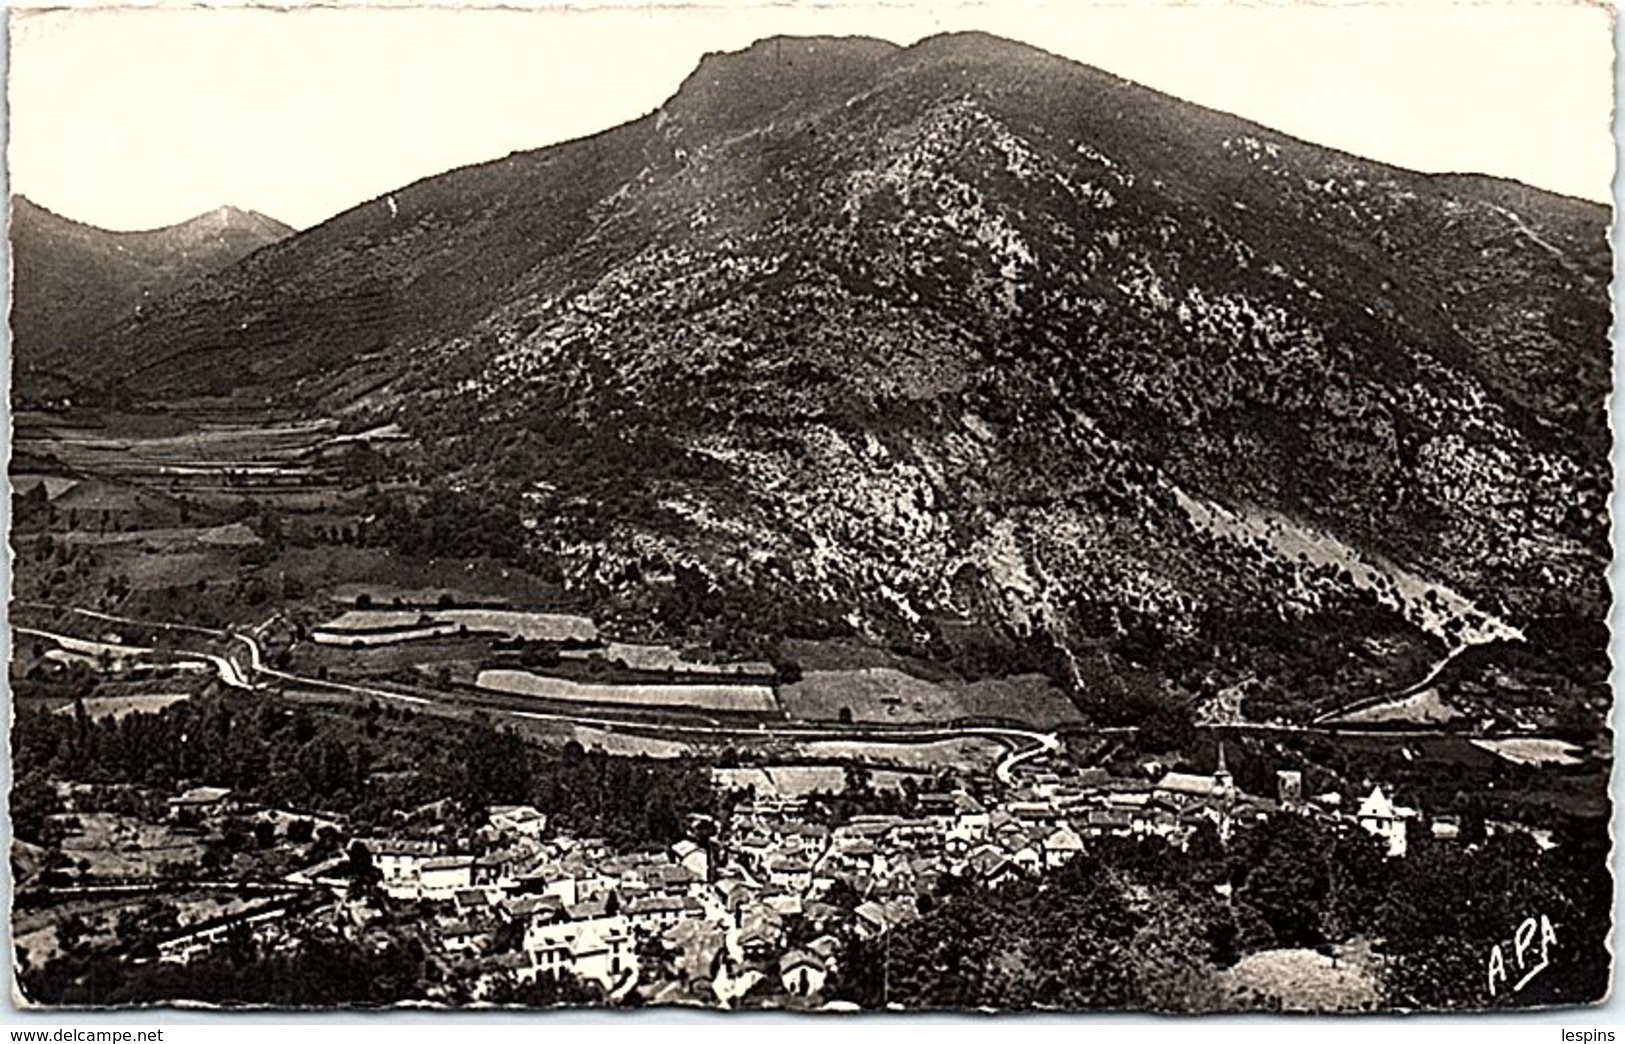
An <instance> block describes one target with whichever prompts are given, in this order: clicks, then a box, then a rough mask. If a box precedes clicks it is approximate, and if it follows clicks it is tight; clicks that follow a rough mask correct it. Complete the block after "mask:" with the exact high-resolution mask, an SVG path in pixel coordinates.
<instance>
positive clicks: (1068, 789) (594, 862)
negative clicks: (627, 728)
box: [161, 749, 1437, 1006]
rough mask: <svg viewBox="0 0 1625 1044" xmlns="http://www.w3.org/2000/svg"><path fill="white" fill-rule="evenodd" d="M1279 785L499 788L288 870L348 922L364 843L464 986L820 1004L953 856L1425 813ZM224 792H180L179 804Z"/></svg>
mask: <svg viewBox="0 0 1625 1044" xmlns="http://www.w3.org/2000/svg"><path fill="white" fill-rule="evenodd" d="M1063 773H1064V774H1063ZM1276 789H1277V792H1276V794H1275V795H1274V796H1273V797H1269V798H1264V797H1259V796H1256V795H1251V794H1246V793H1243V792H1241V791H1239V790H1238V789H1237V787H1236V786H1235V782H1234V780H1233V779H1232V777H1231V775H1230V773H1229V771H1228V770H1227V769H1226V767H1225V763H1224V754H1223V750H1222V749H1221V750H1220V754H1219V762H1218V766H1217V768H1216V770H1215V771H1214V772H1213V773H1212V774H1211V775H1202V774H1194V773H1185V772H1161V773H1156V774H1152V775H1147V776H1144V777H1134V778H1126V777H1121V776H1114V775H1111V774H1109V773H1107V772H1106V771H1105V770H1101V769H1082V770H1076V769H1065V768H1063V769H1061V770H1060V771H1051V770H1046V769H1045V768H1044V767H1043V766H1042V765H1033V766H1029V767H1026V768H1025V771H1023V773H1022V774H1021V775H1020V777H1019V778H1018V779H1017V781H1016V785H1015V786H1014V787H1011V788H1008V789H1007V790H1005V791H1004V792H1002V793H999V794H997V795H990V794H988V793H986V792H982V793H980V794H979V793H977V792H976V791H974V790H973V789H972V788H969V787H963V786H961V787H957V788H954V789H942V790H937V791H930V792H923V793H918V794H916V795H915V800H914V801H913V802H912V807H911V811H910V812H909V814H907V815H893V814H867V815H854V816H851V817H850V818H849V819H847V820H845V821H844V822H840V823H838V824H834V825H831V824H829V823H827V822H819V821H817V817H814V816H812V815H810V814H809V811H810V810H809V808H808V804H807V802H806V800H805V799H798V798H793V797H791V798H786V797H781V796H778V795H773V794H769V795H760V796H758V795H751V796H749V797H748V798H746V799H745V800H743V801H741V802H740V803H739V804H737V805H736V806H735V808H734V809H733V812H732V815H731V816H729V817H728V819H727V821H726V822H725V823H723V824H720V825H719V829H718V830H717V831H716V835H717V836H716V839H715V840H714V841H713V842H712V843H711V844H710V845H709V846H702V845H701V844H699V843H697V842H696V841H693V840H684V841H680V842H678V843H677V844H675V845H673V846H671V847H670V848H668V849H666V850H664V851H653V852H632V853H625V852H616V851H614V850H612V849H611V847H610V846H609V845H607V844H606V843H604V842H602V841H599V840H594V839H582V838H570V837H564V836H560V835H558V834H557V832H554V831H550V830H549V829H548V821H547V817H546V816H545V815H543V814H542V813H541V812H539V811H537V810H536V809H534V808H531V807H528V806H498V807H493V808H491V809H489V811H488V817H487V818H488V822H487V825H486V826H485V827H483V828H482V830H481V831H480V835H479V836H478V837H477V838H476V839H474V840H475V842H476V843H474V844H472V845H469V844H467V843H466V839H465V843H464V845H463V846H462V847H464V848H468V849H473V851H448V850H446V848H445V846H444V844H443V842H441V841H436V840H430V839H426V838H422V837H412V838H409V837H361V838H357V839H355V840H354V841H352V842H351V844H350V847H349V850H348V851H347V853H346V855H344V856H342V857H339V858H335V859H332V860H329V861H328V862H327V863H326V864H323V865H322V866H318V867H313V868H310V869H308V870H305V871H302V872H300V873H298V874H294V875H291V876H290V878H289V881H290V882H291V883H294V884H298V885H301V886H304V887H307V888H310V889H322V888H326V889H329V890H330V891H331V892H332V893H333V895H334V896H335V897H336V898H337V899H339V901H338V902H336V903H335V906H334V909H335V910H337V911H339V912H340V920H343V919H344V918H345V917H349V918H350V919H351V920H352V921H353V922H354V928H355V930H356V931H357V933H358V935H363V934H365V928H366V925H367V923H368V916H369V915H368V914H367V912H366V904H364V903H358V902H356V901H355V897H356V890H355V888H354V881H353V876H354V874H355V866H356V861H357V859H358V858H360V859H363V860H365V861H367V862H369V863H370V866H371V868H372V872H371V875H370V876H371V880H372V882H373V883H374V884H375V885H376V887H377V889H379V890H381V891H382V892H383V893H384V894H386V895H387V896H389V897H390V898H391V899H392V900H395V901H396V903H397V904H399V903H421V904H425V905H424V906H423V907H422V912H421V916H420V918H419V921H418V924H419V926H420V927H421V929H422V932H423V936H424V938H425V939H426V941H428V942H429V944H430V949H431V952H432V953H433V954H434V959H436V960H437V961H440V962H441V963H442V964H443V966H444V969H445V972H446V975H445V978H446V980H447V981H455V982H460V983H463V984H466V985H467V987H468V989H469V991H470V994H471V996H472V997H474V998H475V999H490V998H493V997H497V996H500V995H502V993H503V991H504V989H505V988H506V989H510V990H511V989H512V988H515V987H522V986H524V985H525V984H526V983H530V982H534V981H535V980H537V979H538V978H539V977H541V976H553V975H560V974H563V973H568V974H569V975H571V976H573V977H574V978H576V979H577V980H580V981H582V982H586V983H596V984H597V985H598V986H599V987H600V988H601V989H602V990H603V991H604V992H605V994H606V995H608V996H610V997H615V998H618V997H623V996H625V995H627V994H629V993H631V992H632V991H633V990H638V991H640V993H641V995H642V997H643V998H644V999H645V1000H647V1001H649V1002H651V1003H695V1004H707V1005H722V1006H734V1005H736V1004H738V1003H741V1002H744V1001H746V998H747V996H748V995H750V994H751V993H752V991H756V992H758V993H759V992H761V991H762V990H764V989H765V990H767V991H768V992H771V993H773V994H774V995H775V997H776V1002H777V1003H781V1004H782V1003H790V1004H795V1003H798V1002H803V1001H804V1002H805V1003H807V1004H816V1003H821V997H820V995H821V992H822V991H823V989H824V987H825V984H826V982H827V980H828V979H829V977H830V976H831V975H833V974H836V973H837V972H838V970H839V962H840V960H841V957H842V954H843V951H844V948H845V945H846V943H845V940H847V939H849V938H851V937H857V938H859V939H863V938H872V937H874V936H877V935H879V934H881V933H884V932H886V931H888V930H890V929H891V928H893V927H896V926H897V925H899V924H903V923H906V922H908V921H910V920H913V919H915V918H917V917H919V916H920V915H921V914H920V911H921V909H922V905H923V903H922V899H921V897H922V896H928V895H930V894H931V893H933V892H934V891H935V888H936V884H937V882H938V881H939V879H941V878H942V876H943V875H945V874H953V875H958V876H961V877H968V878H971V879H974V880H977V881H980V882H982V883H983V884H985V885H987V886H989V887H994V888H998V887H1002V886H1004V885H1006V884H1008V883H1009V882H1011V881H1014V880H1017V879H1019V878H1022V877H1027V876H1031V875H1036V874H1042V873H1044V872H1046V871H1051V870H1055V869H1057V868H1059V867H1061V866H1063V865H1065V864H1066V863H1067V862H1068V861H1069V860H1071V859H1072V858H1073V857H1075V856H1076V855H1078V854H1079V853H1080V852H1082V851H1084V850H1085V849H1086V848H1087V847H1088V846H1089V844H1090V842H1091V841H1092V840H1093V839H1098V838H1102V837H1106V836H1117V837H1136V836H1157V837H1162V838H1164V839H1166V840H1167V841H1168V842H1169V843H1171V844H1173V845H1175V846H1180V847H1183V846H1184V845H1186V844H1187V843H1188V842H1189V840H1190V838H1191V837H1192V835H1193V834H1194V833H1195V832H1196V831H1197V830H1198V829H1201V828H1203V827H1204V825H1208V826H1211V827H1212V828H1214V829H1215V830H1216V831H1217V834H1218V836H1219V837H1220V838H1221V839H1222V838H1226V837H1228V836H1229V835H1230V833H1231V832H1232V831H1233V830H1234V829H1236V828H1237V827H1238V826H1240V827H1245V826H1246V825H1248V824H1250V823H1255V822H1258V821H1261V820H1264V819H1267V818H1268V817H1270V816H1272V815H1275V814H1278V813H1282V812H1290V813H1295V814H1304V815H1317V816H1323V817H1331V818H1335V819H1336V820H1338V821H1340V822H1343V823H1348V824H1357V825H1358V826H1359V827H1360V828H1362V829H1365V830H1367V831H1369V832H1370V833H1372V834H1373V835H1374V836H1376V837H1378V838H1379V839H1380V840H1382V841H1383V843H1384V844H1385V846H1386V848H1387V851H1388V853H1389V855H1390V856H1393V857H1402V856H1404V855H1405V853H1406V846H1407V837H1408V830H1409V828H1410V826H1411V825H1412V823H1413V822H1414V821H1416V820H1417V818H1418V817H1417V813H1416V812H1415V810H1412V809H1407V808H1403V807H1400V806H1397V805H1395V804H1394V803H1393V802H1392V801H1391V800H1389V798H1388V797H1387V796H1386V795H1385V794H1384V793H1383V791H1382V790H1381V788H1377V789H1375V790H1374V791H1373V792H1372V793H1371V795H1370V796H1368V797H1367V798H1366V799H1365V800H1364V801H1362V802H1361V803H1360V805H1359V807H1358V809H1357V810H1356V811H1355V812H1354V813H1353V814H1352V815H1349V814H1346V813H1344V812H1343V811H1342V810H1341V809H1340V808H1339V807H1338V805H1339V804H1340V801H1339V798H1338V796H1337V795H1321V796H1319V797H1315V798H1305V797H1304V794H1303V781H1302V777H1301V775H1300V774H1299V773H1296V772H1291V771H1283V772H1280V773H1278V775H1277V788H1276ZM222 798H223V795H217V794H214V793H212V792H210V793H207V794H204V793H196V794H193V793H189V794H188V795H186V796H185V800H184V801H183V802H181V804H182V805H184V806H185V807H188V808H191V807H192V806H194V805H205V806H207V805H215V804H217V803H219V802H220V801H221V799H222ZM1435 830H1437V824H1436V825H1435ZM281 912H282V908H281V907H278V908H276V909H275V911H274V912H273V910H272V909H266V910H265V911H262V912H261V913H260V914H258V916H262V917H264V918H266V919H269V918H271V917H274V916H277V915H278V914H280V913H281ZM200 927H202V928H203V929H204V930H203V931H202V932H199V933H194V936H188V937H185V938H177V939H175V940H171V941H170V942H169V944H168V945H167V946H165V947H164V949H163V952H162V954H161V956H162V958H163V959H166V960H187V959H192V958H193V957H195V956H196V955H197V953H199V952H201V950H202V949H206V948H207V946H208V945H211V944H212V943H213V942H216V941H218V940H217V938H216V936H219V935H221V934H222V933H223V932H224V931H226V930H227V929H226V926H224V925H208V926H200ZM208 933H213V934H212V935H211V934H208Z"/></svg>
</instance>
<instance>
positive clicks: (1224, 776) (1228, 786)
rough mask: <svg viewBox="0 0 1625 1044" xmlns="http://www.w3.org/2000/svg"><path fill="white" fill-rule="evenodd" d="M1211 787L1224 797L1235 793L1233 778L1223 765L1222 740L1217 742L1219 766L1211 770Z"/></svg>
mask: <svg viewBox="0 0 1625 1044" xmlns="http://www.w3.org/2000/svg"><path fill="white" fill-rule="evenodd" d="M1213 785H1214V786H1216V787H1218V788H1219V790H1220V791H1221V792H1223V793H1224V795H1225V796H1226V797H1228V796H1230V795H1232V794H1234V793H1235V792H1236V781H1235V778H1234V777H1232V776H1231V775H1230V769H1229V768H1227V767H1226V766H1225V763H1224V740H1220V741H1219V764H1218V767H1217V768H1215V769H1214V770H1213Z"/></svg>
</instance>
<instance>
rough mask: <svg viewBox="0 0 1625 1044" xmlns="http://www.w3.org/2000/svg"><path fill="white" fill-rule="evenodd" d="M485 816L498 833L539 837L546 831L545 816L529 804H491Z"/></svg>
mask: <svg viewBox="0 0 1625 1044" xmlns="http://www.w3.org/2000/svg"><path fill="white" fill-rule="evenodd" d="M486 817H487V818H488V819H489V820H490V821H491V826H492V827H493V828H494V829H495V830H496V831H497V832H498V833H501V834H507V835H510V836H513V837H530V838H540V837H541V836H542V835H543V834H544V833H546V832H547V816H546V815H544V814H542V813H541V812H539V811H537V810H536V809H535V808H533V807H532V806H530V805H492V806H491V807H490V809H488V810H487V811H486Z"/></svg>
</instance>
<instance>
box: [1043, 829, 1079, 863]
mask: <svg viewBox="0 0 1625 1044" xmlns="http://www.w3.org/2000/svg"><path fill="white" fill-rule="evenodd" d="M1081 851H1083V838H1081V837H1079V836H1078V832H1077V831H1076V830H1073V829H1072V827H1071V826H1070V825H1069V824H1066V823H1062V824H1061V825H1060V826H1059V827H1058V828H1056V830H1055V831H1054V833H1052V834H1050V835H1049V836H1048V837H1046V838H1044V868H1045V869H1047V870H1053V869H1055V868H1056V867H1058V866H1063V865H1065V864H1066V863H1067V861H1068V860H1070V859H1071V858H1072V857H1073V856H1075V855H1077V854H1078V853H1079V852H1081Z"/></svg>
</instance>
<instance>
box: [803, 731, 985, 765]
mask: <svg viewBox="0 0 1625 1044" xmlns="http://www.w3.org/2000/svg"><path fill="white" fill-rule="evenodd" d="M789 746H790V747H791V748H792V749H793V750H795V751H796V752H797V753H798V754H799V755H800V756H802V757H807V758H817V759H819V760H828V761H843V760H844V761H861V762H865V763H867V764H883V765H895V766H897V767H900V768H909V769H923V770H926V771H934V770H937V769H941V768H952V769H957V770H959V771H963V772H986V771H988V769H990V768H991V767H992V766H993V764H994V763H995V762H997V761H998V760H999V758H1000V756H1002V755H1003V753H1004V747H1003V746H1002V745H1001V744H999V743H998V742H996V741H994V740H990V739H982V738H980V737H966V738H964V739H951V740H938V741H936V742H933V743H884V742H880V741H874V740H798V741H795V742H794V743H792V744H790V745H789Z"/></svg>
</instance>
